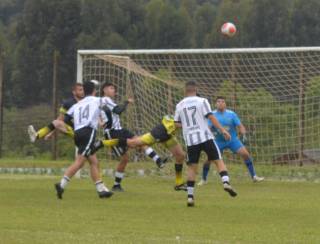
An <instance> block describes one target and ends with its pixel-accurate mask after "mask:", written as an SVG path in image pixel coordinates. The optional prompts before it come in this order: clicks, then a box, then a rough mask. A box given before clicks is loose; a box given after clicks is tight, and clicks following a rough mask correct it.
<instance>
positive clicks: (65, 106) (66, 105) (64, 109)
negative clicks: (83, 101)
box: [59, 97, 78, 114]
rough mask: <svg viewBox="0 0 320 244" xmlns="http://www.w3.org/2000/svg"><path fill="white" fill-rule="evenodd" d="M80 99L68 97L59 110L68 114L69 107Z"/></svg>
mask: <svg viewBox="0 0 320 244" xmlns="http://www.w3.org/2000/svg"><path fill="white" fill-rule="evenodd" d="M77 102H78V101H77V100H76V99H75V98H74V97H71V98H68V99H65V100H63V101H62V103H61V106H60V109H59V112H60V113H62V114H66V113H67V111H68V110H69V108H71V107H72V106H73V105H74V104H76V103H77Z"/></svg>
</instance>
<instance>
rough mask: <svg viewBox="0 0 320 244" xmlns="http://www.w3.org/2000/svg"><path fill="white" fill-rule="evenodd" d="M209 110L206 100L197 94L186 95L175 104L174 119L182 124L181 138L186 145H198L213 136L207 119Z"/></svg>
mask: <svg viewBox="0 0 320 244" xmlns="http://www.w3.org/2000/svg"><path fill="white" fill-rule="evenodd" d="M211 111H212V110H211V107H210V104H209V102H208V100H207V99H206V98H202V97H198V96H190V97H186V98H184V99H183V100H181V101H180V102H179V103H178V104H177V106H176V111H175V116H174V120H175V121H177V122H180V123H181V124H182V132H183V138H184V141H185V143H186V144H187V146H193V145H198V144H200V143H203V142H205V141H208V140H210V139H213V138H214V136H213V134H212V133H211V131H210V129H209V126H208V119H207V116H208V115H209V114H211Z"/></svg>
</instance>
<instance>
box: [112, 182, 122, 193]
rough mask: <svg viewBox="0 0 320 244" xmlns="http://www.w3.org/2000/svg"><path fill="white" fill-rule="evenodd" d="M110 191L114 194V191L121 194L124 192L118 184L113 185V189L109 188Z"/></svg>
mask: <svg viewBox="0 0 320 244" xmlns="http://www.w3.org/2000/svg"><path fill="white" fill-rule="evenodd" d="M111 190H112V191H113V192H115V191H117V192H123V191H124V189H123V188H122V187H121V185H120V184H119V185H113V187H112V188H111Z"/></svg>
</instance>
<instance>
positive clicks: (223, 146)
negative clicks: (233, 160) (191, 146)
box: [215, 138, 244, 154]
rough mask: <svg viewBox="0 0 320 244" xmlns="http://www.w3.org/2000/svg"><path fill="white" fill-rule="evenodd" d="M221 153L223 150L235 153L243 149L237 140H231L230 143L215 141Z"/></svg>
mask: <svg viewBox="0 0 320 244" xmlns="http://www.w3.org/2000/svg"><path fill="white" fill-rule="evenodd" d="M215 142H216V143H217V145H218V147H219V149H220V151H221V154H222V153H223V150H224V149H230V150H231V151H232V152H233V153H237V151H238V150H239V149H240V148H241V147H244V145H243V144H242V142H241V141H240V140H239V139H238V138H235V139H232V140H231V141H215Z"/></svg>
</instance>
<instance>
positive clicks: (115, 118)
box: [101, 97, 122, 130]
mask: <svg viewBox="0 0 320 244" xmlns="http://www.w3.org/2000/svg"><path fill="white" fill-rule="evenodd" d="M102 103H103V104H106V105H107V106H108V108H109V109H110V111H112V110H113V109H114V108H115V107H116V106H117V104H116V103H115V102H114V101H113V100H112V99H111V98H110V97H103V98H102ZM101 118H102V121H103V122H104V123H106V122H107V119H108V118H107V117H106V116H105V115H104V113H102V114H101ZM111 119H112V126H111V128H108V129H106V130H109V129H115V130H121V129H122V127H121V124H120V116H119V115H118V114H116V113H113V112H112V116H111Z"/></svg>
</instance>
